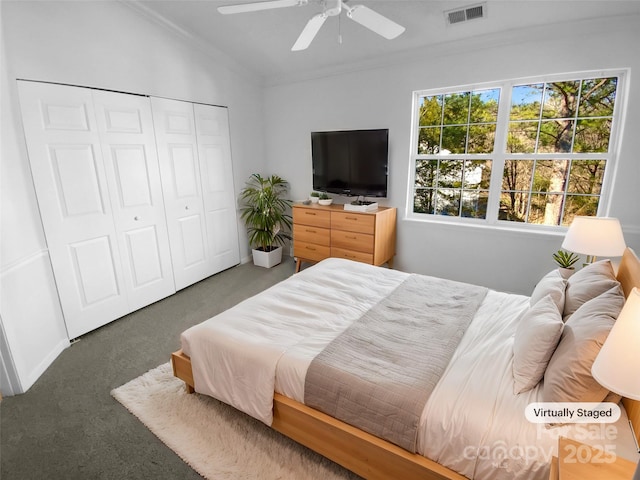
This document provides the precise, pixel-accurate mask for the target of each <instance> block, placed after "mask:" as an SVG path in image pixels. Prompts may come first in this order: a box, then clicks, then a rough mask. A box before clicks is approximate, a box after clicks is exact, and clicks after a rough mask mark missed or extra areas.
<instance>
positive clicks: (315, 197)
mask: <svg viewBox="0 0 640 480" xmlns="http://www.w3.org/2000/svg"><path fill="white" fill-rule="evenodd" d="M309 200H311V203H318V201H319V200H320V192H311V193H310V194H309Z"/></svg>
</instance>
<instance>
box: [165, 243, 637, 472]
mask: <svg viewBox="0 0 640 480" xmlns="http://www.w3.org/2000/svg"><path fill="white" fill-rule="evenodd" d="M617 277H618V280H619V281H620V283H621V284H622V287H623V290H624V293H625V296H627V297H628V296H629V293H630V292H631V290H632V289H633V287H634V286H635V287H638V288H640V260H639V259H638V257H637V256H636V254H635V253H634V252H633V250H631V249H629V248H627V249H626V251H625V253H624V255H623V257H622V261H621V263H620V267H619V269H618V275H617ZM171 363H172V365H173V374H174V375H175V376H176V377H178V378H180V379H181V380H183V381H184V382H185V384H186V387H187V391H188V392H189V393H193V392H194V388H193V386H194V382H193V372H192V369H191V359H190V358H189V357H188V356H187V355H185V354H184V353H183V352H182V350H178V351H177V352H174V353H172V354H171ZM623 403H624V406H625V409H626V411H627V414H628V416H629V419H630V421H631V423H632V424H633V427H634V429H635V432H636V439H637V440H639V441H640V401H635V400H630V399H628V398H624V399H623ZM271 426H272V428H273V429H274V430H276V431H278V432H280V433H282V434H283V435H285V436H287V437H289V438H291V439H292V440H295V441H296V442H298V443H300V444H302V445H304V446H306V447H308V448H310V449H311V450H313V451H315V452H317V453H319V454H320V455H322V456H324V457H327V458H329V459H330V460H333V461H334V462H336V463H338V464H339V465H342V466H343V467H345V468H346V469H348V470H351V471H352V472H354V473H356V474H358V475H360V476H362V477H364V478H367V479H371V480H387V479H389V478H401V479H403V480H412V479H415V480H444V479H448V480H453V479H455V480H463V479H465V478H466V477H464V476H462V475H460V474H459V473H456V472H454V471H453V470H451V469H449V468H446V467H444V466H442V465H440V464H439V463H437V462H434V461H433V460H429V459H428V458H426V457H423V456H422V455H418V454H414V453H410V452H408V451H407V450H404V449H402V448H400V447H398V446H396V445H394V444H392V443H389V442H387V441H385V440H382V439H380V438H378V437H375V436H373V435H370V434H368V433H366V432H363V431H362V430H359V429H357V428H355V427H352V426H351V425H348V424H346V423H344V422H341V421H339V420H336V419H335V418H333V417H330V416H328V415H325V414H324V413H321V412H319V411H317V410H314V409H312V408H309V407H307V406H306V405H304V404H301V403H299V402H296V401H295V400H291V399H290V398H287V397H285V396H283V395H280V394H278V393H275V394H274V398H273V424H272V425H271Z"/></svg>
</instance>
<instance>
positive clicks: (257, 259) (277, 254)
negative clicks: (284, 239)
mask: <svg viewBox="0 0 640 480" xmlns="http://www.w3.org/2000/svg"><path fill="white" fill-rule="evenodd" d="M252 253H253V264H254V265H256V266H258V267H265V268H271V267H275V266H276V265H278V264H279V263H280V262H282V247H277V248H276V249H275V250H271V251H270V252H263V251H262V250H256V249H255V248H254V249H253V250H252Z"/></svg>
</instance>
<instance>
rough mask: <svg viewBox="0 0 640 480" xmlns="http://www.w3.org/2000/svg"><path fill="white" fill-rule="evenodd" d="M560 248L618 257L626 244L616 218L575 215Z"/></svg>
mask: <svg viewBox="0 0 640 480" xmlns="http://www.w3.org/2000/svg"><path fill="white" fill-rule="evenodd" d="M562 248H564V249H565V250H568V251H570V252H575V253H580V254H583V255H591V256H594V257H620V256H622V254H623V253H624V249H625V248H626V244H625V243H624V236H623V235H622V228H621V227H620V222H619V221H618V219H617V218H611V217H575V218H574V219H573V221H572V222H571V225H570V226H569V230H568V231H567V234H566V235H565V237H564V241H563V242H562Z"/></svg>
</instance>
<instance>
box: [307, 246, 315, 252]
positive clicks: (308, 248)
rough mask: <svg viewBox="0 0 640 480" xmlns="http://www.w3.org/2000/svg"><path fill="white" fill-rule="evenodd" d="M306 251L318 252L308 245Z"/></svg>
mask: <svg viewBox="0 0 640 480" xmlns="http://www.w3.org/2000/svg"><path fill="white" fill-rule="evenodd" d="M306 249H307V250H313V251H314V252H315V251H316V249H315V248H313V247H310V246H308V245H307V247H306Z"/></svg>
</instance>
